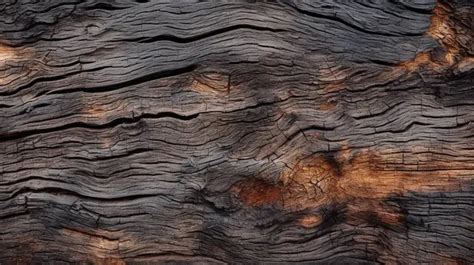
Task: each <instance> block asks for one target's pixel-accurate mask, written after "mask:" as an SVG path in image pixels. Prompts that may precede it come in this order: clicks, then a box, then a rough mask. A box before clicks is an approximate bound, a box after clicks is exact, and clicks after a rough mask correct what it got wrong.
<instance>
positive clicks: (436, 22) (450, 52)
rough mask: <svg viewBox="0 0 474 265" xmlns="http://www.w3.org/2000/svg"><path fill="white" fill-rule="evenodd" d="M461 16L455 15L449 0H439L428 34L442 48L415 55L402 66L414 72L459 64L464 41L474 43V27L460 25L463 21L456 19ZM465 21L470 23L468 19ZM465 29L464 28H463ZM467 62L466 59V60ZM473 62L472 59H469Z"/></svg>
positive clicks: (437, 69) (463, 55)
mask: <svg viewBox="0 0 474 265" xmlns="http://www.w3.org/2000/svg"><path fill="white" fill-rule="evenodd" d="M455 17H456V18H458V17H461V16H460V15H454V11H453V9H452V8H451V6H450V5H449V3H448V2H444V1H440V0H438V1H437V4H436V6H435V8H434V9H433V15H432V16H431V23H430V26H429V28H428V30H427V31H426V34H427V35H428V36H430V37H432V38H433V39H435V40H437V41H438V43H439V44H440V49H433V50H429V51H423V52H421V53H419V54H417V55H416V56H415V58H413V59H412V60H408V61H405V62H402V63H401V64H400V66H402V67H404V68H405V69H406V70H407V71H408V72H413V71H416V70H418V69H419V68H421V67H423V68H428V69H433V70H436V71H443V70H446V69H448V68H450V67H452V66H453V65H457V64H458V63H459V62H460V61H462V60H463V58H464V57H469V56H466V55H465V52H464V50H465V49H466V48H465V47H463V45H462V43H463V41H464V42H466V43H472V36H473V34H474V33H473V32H472V29H469V28H468V29H467V31H466V27H463V26H458V24H459V23H463V21H459V20H456V18H455ZM465 23H469V21H466V22H465ZM461 29H463V30H461ZM464 62H465V63H466V61H464ZM468 62H469V63H472V61H468Z"/></svg>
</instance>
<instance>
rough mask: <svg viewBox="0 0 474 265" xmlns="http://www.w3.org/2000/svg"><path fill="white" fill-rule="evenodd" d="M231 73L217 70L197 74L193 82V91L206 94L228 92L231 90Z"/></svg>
mask: <svg viewBox="0 0 474 265" xmlns="http://www.w3.org/2000/svg"><path fill="white" fill-rule="evenodd" d="M230 82H231V79H230V75H227V74H221V73H216V72H210V73H200V74H195V75H194V79H193V81H192V83H191V89H192V90H193V91H196V92H199V93H204V94H222V93H224V94H228V93H230V90H231V87H232V86H231V83H230Z"/></svg>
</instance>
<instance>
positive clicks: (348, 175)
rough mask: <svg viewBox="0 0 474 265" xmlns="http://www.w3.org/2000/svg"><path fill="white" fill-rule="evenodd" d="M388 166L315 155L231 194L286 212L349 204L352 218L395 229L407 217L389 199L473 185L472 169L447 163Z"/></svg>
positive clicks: (345, 154) (357, 157)
mask: <svg viewBox="0 0 474 265" xmlns="http://www.w3.org/2000/svg"><path fill="white" fill-rule="evenodd" d="M386 164H387V161H384V159H383V156H381V155H377V154H376V153H375V152H373V151H363V152H358V153H352V152H351V150H350V149H348V148H344V149H343V150H341V151H340V152H339V153H337V154H336V155H335V156H334V157H333V158H331V159H329V158H327V157H325V156H322V155H316V156H314V157H311V158H307V159H304V160H301V161H299V162H298V163H297V164H296V166H294V168H293V169H292V170H288V171H287V172H283V173H282V174H281V175H280V176H279V178H278V181H277V182H276V184H269V183H267V182H263V181H261V180H257V179H252V180H242V181H240V182H237V183H236V184H234V186H233V188H232V189H231V190H232V191H233V192H234V194H236V195H237V196H238V198H239V199H240V200H241V201H242V202H243V204H244V205H245V206H247V207H259V206H264V205H269V204H271V205H276V206H278V207H281V209H284V210H288V211H300V210H304V209H317V208H319V207H322V206H325V205H330V204H334V203H336V204H345V205H347V213H348V215H349V216H351V217H352V218H353V219H364V218H366V216H368V215H369V216H374V218H377V219H378V220H379V221H380V222H384V223H386V224H393V225H396V224H399V223H400V222H401V221H402V220H403V216H402V215H401V214H400V213H398V212H397V210H396V209H394V208H393V207H391V206H388V205H385V203H384V201H385V199H387V198H390V197H392V196H394V195H399V196H402V195H403V194H404V193H406V192H443V191H444V192H447V191H454V190H459V189H460V188H461V185H462V183H463V181H469V179H472V177H468V176H472V175H473V174H474V169H469V168H468V169H465V170H460V169H450V168H449V165H444V164H434V163H431V164H430V165H426V168H431V170H426V171H423V170H416V169H414V170H408V169H403V168H399V169H393V168H388V166H386ZM407 168H408V166H407ZM433 169H438V170H433ZM462 176H465V177H462ZM464 178H465V179H464ZM367 213H370V214H367ZM359 217H360V218H359ZM315 218H316V217H314V216H313V217H309V216H308V217H307V219H302V220H300V224H301V225H304V226H305V225H308V226H310V224H311V223H313V224H315V225H317V224H319V223H320V222H319V221H316V219H315ZM311 220H313V221H314V222H313V221H311Z"/></svg>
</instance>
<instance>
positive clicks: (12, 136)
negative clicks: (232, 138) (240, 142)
mask: <svg viewBox="0 0 474 265" xmlns="http://www.w3.org/2000/svg"><path fill="white" fill-rule="evenodd" d="M199 115H200V113H195V114H190V115H181V114H178V113H174V112H160V113H157V114H150V113H148V114H143V115H139V116H136V117H132V118H125V117H122V118H117V119H115V120H112V121H111V122H108V123H104V124H91V123H85V122H73V123H69V124H65V125H62V126H57V127H51V128H42V129H35V130H25V131H20V132H13V133H3V134H0V142H6V141H11V140H17V139H21V138H25V137H28V136H31V135H35V134H43V133H50V132H56V131H61V130H67V129H71V128H86V129H106V128H112V127H115V126H118V125H120V124H131V123H136V122H138V121H140V120H142V119H163V118H172V119H177V120H182V121H189V120H192V119H195V118H197V117H199Z"/></svg>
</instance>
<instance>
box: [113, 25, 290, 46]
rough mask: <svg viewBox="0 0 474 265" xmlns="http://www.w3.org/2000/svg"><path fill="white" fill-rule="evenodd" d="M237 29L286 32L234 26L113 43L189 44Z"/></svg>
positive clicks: (276, 30)
mask: <svg viewBox="0 0 474 265" xmlns="http://www.w3.org/2000/svg"><path fill="white" fill-rule="evenodd" d="M238 29H250V30H257V31H267V32H273V33H278V32H286V31H285V30H282V29H272V28H268V27H260V26H255V25H247V24H243V25H234V26H230V27H226V28H220V29H216V30H212V31H209V32H206V33H203V34H199V35H196V36H192V37H178V36H174V35H170V34H162V35H158V36H154V37H140V38H135V39H120V40H115V42H138V43H152V42H157V41H172V42H176V43H190V42H193V41H198V40H202V39H205V38H209V37H211V36H215V35H219V34H222V33H225V32H230V31H234V30H238Z"/></svg>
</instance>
